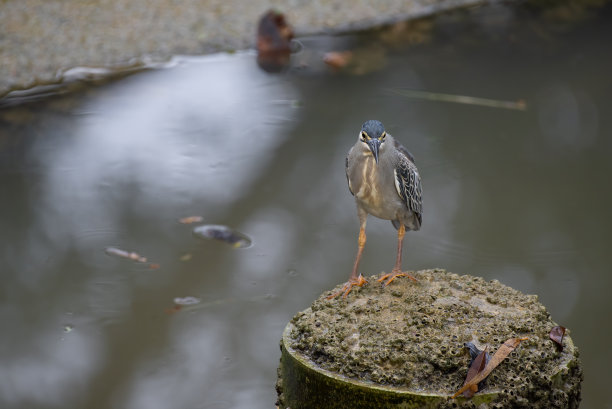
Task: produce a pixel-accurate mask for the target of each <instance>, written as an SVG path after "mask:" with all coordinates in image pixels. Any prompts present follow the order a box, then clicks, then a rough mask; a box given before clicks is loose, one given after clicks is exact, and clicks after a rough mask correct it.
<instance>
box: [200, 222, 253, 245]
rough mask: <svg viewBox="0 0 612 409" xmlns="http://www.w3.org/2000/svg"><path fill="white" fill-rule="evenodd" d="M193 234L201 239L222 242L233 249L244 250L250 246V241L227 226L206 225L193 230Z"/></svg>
mask: <svg viewBox="0 0 612 409" xmlns="http://www.w3.org/2000/svg"><path fill="white" fill-rule="evenodd" d="M193 234H194V235H195V236H196V237H199V238H202V239H213V240H219V241H223V242H225V243H228V244H230V245H232V246H233V247H235V248H245V247H249V246H250V245H251V239H250V238H249V237H248V236H247V235H245V234H243V233H240V232H239V231H236V230H233V229H231V228H229V227H227V226H221V225H215V224H206V225H203V226H197V227H195V228H194V229H193Z"/></svg>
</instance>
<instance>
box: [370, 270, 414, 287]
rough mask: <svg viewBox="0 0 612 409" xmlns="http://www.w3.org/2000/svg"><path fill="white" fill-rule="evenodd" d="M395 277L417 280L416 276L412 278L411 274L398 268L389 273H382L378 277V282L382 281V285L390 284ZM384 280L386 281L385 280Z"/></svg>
mask: <svg viewBox="0 0 612 409" xmlns="http://www.w3.org/2000/svg"><path fill="white" fill-rule="evenodd" d="M397 277H408V278H409V279H411V280H412V281H417V279H416V278H414V277H413V276H411V275H410V274H408V273H405V272H403V271H401V270H400V269H395V268H394V269H393V270H392V271H391V272H390V273H387V274H383V275H382V276H381V277H380V278H379V279H378V282H379V283H382V282H383V281H384V283H383V287H386V286H388V285H389V284H391V282H392V281H393V280H395V279H396V278H397ZM385 280H386V281H385Z"/></svg>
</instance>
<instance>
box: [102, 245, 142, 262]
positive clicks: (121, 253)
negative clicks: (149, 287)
mask: <svg viewBox="0 0 612 409" xmlns="http://www.w3.org/2000/svg"><path fill="white" fill-rule="evenodd" d="M104 252H105V253H106V254H108V255H109V256H115V257H120V258H126V259H128V260H134V261H138V262H139V263H146V262H147V258H146V257H143V256H141V255H140V254H138V253H135V252H133V251H125V250H121V249H118V248H116V247H107V248H106V249H104Z"/></svg>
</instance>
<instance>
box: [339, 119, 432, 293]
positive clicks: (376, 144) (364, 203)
mask: <svg viewBox="0 0 612 409" xmlns="http://www.w3.org/2000/svg"><path fill="white" fill-rule="evenodd" d="M345 167H346V179H347V182H348V188H349V191H350V192H351V194H352V195H353V196H354V198H355V203H356V205H357V214H358V216H359V238H358V241H357V243H358V247H357V255H356V257H355V262H354V264H353V270H352V271H351V275H350V278H349V280H348V281H347V282H346V284H344V286H343V287H342V289H341V290H340V291H339V292H337V293H334V294H332V295H330V296H329V297H328V298H335V297H337V296H338V295H339V294H343V298H346V296H347V295H348V294H349V293H350V292H351V290H352V288H353V287H355V286H359V287H361V286H363V285H364V284H366V283H367V280H366V279H365V278H364V277H363V276H362V275H361V274H357V271H358V268H359V261H360V260H361V255H362V253H363V249H364V247H365V243H366V233H365V229H366V221H367V217H368V215H369V214H371V215H372V216H375V217H378V218H380V219H384V220H390V221H391V223H392V224H393V226H394V227H395V228H396V229H397V257H396V260H395V266H394V267H393V269H392V270H391V272H390V273H387V274H383V275H382V276H381V277H380V278H379V279H378V281H379V282H384V283H383V285H384V286H387V285H389V284H390V283H391V282H392V281H393V280H395V278H397V277H408V278H410V279H412V280H414V281H416V278H414V277H413V276H411V275H410V274H408V273H405V272H402V269H401V264H402V245H403V240H404V234H405V233H406V231H407V230H414V231H416V230H419V229H420V228H421V222H422V219H423V200H422V196H423V192H422V187H421V176H420V175H419V171H418V169H417V167H416V165H415V164H414V157H413V156H412V154H411V153H410V152H409V151H408V150H407V149H406V148H405V147H403V146H402V145H401V144H400V143H399V142H398V141H397V140H395V139H394V138H393V137H392V136H391V135H390V134H388V133H387V132H386V131H385V127H384V125H383V124H382V122H380V121H378V120H368V121H365V122H364V123H363V125H362V126H361V130H360V131H359V135H358V137H357V142H356V143H355V145H353V147H351V149H350V150H349V152H348V155H347V156H346V160H345Z"/></svg>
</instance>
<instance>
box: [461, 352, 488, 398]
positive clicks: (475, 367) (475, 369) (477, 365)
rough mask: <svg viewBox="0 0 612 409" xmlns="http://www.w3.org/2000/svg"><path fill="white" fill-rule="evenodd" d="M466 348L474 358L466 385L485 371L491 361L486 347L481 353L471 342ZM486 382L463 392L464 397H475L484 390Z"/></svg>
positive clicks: (466, 378)
mask: <svg viewBox="0 0 612 409" xmlns="http://www.w3.org/2000/svg"><path fill="white" fill-rule="evenodd" d="M465 346H466V347H467V348H468V349H469V350H470V356H471V358H472V361H471V362H470V369H468V373H467V375H466V377H465V382H463V384H464V385H465V384H466V383H468V382H470V381H471V380H472V379H474V377H475V376H476V375H477V374H479V373H480V372H482V371H483V370H484V369H485V367H486V365H487V363H488V362H489V360H490V359H491V357H490V356H489V353H488V352H487V347H485V348H484V349H483V350H482V351H481V350H479V349H478V347H477V346H476V345H474V344H473V343H471V342H468V343H466V344H465ZM484 382H485V380H484V379H483V380H482V381H481V382H479V383H478V385H472V387H470V388H469V389H467V390H465V391H464V392H463V396H465V397H466V398H471V397H472V396H474V393H476V392H478V391H479V390H481V389H482V387H483V384H484Z"/></svg>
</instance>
